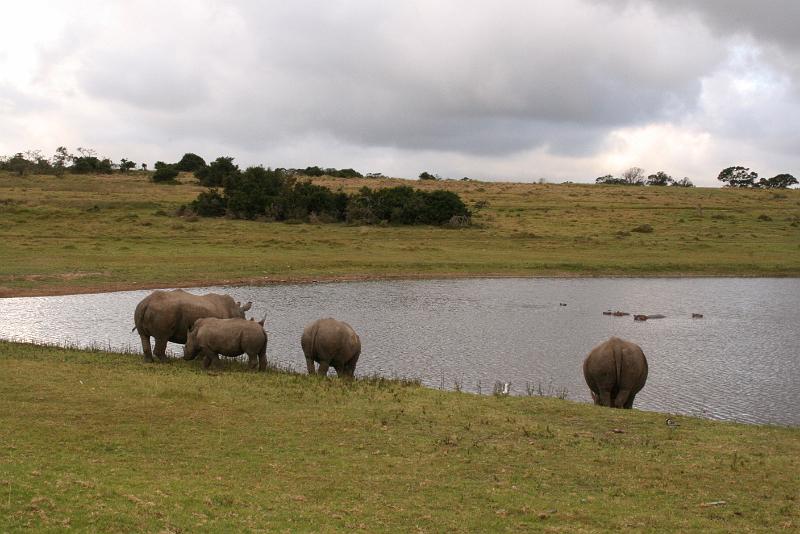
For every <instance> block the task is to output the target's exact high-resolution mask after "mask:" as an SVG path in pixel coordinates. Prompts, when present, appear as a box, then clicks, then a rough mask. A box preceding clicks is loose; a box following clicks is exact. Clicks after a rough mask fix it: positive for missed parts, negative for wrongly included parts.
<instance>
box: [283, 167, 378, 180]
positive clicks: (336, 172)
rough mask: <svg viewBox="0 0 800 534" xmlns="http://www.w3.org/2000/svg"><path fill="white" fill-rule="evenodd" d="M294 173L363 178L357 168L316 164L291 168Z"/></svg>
mask: <svg viewBox="0 0 800 534" xmlns="http://www.w3.org/2000/svg"><path fill="white" fill-rule="evenodd" d="M290 171H291V172H292V174H301V175H303V176H314V177H316V176H333V177H334V178H363V176H364V175H362V174H361V173H360V172H358V171H357V170H355V169H334V168H333V167H327V168H324V169H323V168H322V167H318V166H316V165H314V166H313V167H306V168H305V169H290Z"/></svg>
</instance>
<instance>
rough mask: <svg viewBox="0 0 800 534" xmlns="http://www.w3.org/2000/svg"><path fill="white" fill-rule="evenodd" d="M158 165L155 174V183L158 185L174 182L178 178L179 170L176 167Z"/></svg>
mask: <svg viewBox="0 0 800 534" xmlns="http://www.w3.org/2000/svg"><path fill="white" fill-rule="evenodd" d="M159 163H161V162H160V161H159V162H158V163H156V172H154V173H153V181H154V182H156V183H165V182H174V181H175V178H177V177H178V169H176V168H175V166H174V165H167V164H163V163H162V164H161V165H159Z"/></svg>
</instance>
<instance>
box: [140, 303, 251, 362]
mask: <svg viewBox="0 0 800 534" xmlns="http://www.w3.org/2000/svg"><path fill="white" fill-rule="evenodd" d="M252 305H253V303H252V302H248V303H247V304H245V305H242V304H240V303H239V302H236V301H234V300H233V299H232V298H231V297H229V296H228V295H219V294H217V293H209V294H208V295H192V294H191V293H187V292H186V291H183V290H182V289H175V290H173V291H161V290H159V291H153V292H152V293H151V294H150V295H148V296H146V297H145V298H144V299H143V300H142V301H141V302H140V303H139V305H138V306H136V311H135V312H134V314H133V322H134V324H135V325H136V326H135V327H134V330H138V331H139V337H140V338H141V339H142V350H143V351H144V361H146V362H152V361H153V351H152V350H151V348H150V336H152V337H154V338H155V340H156V347H155V354H156V356H158V358H159V359H160V360H162V361H164V360H166V358H167V355H166V350H167V341H171V342H173V343H186V334H187V332H189V329H190V328H191V327H192V325H193V324H194V322H195V321H196V320H198V319H202V318H203V317H218V318H220V319H228V318H231V317H238V318H241V319H244V312H246V311H247V310H249V309H250V307H251V306H252Z"/></svg>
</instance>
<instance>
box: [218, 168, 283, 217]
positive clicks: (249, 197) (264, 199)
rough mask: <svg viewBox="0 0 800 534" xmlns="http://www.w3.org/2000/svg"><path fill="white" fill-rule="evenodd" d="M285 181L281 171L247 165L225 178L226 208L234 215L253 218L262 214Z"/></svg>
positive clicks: (278, 193) (279, 192)
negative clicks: (240, 170) (242, 169)
mask: <svg viewBox="0 0 800 534" xmlns="http://www.w3.org/2000/svg"><path fill="white" fill-rule="evenodd" d="M284 183H285V178H284V175H283V173H282V172H281V171H273V170H271V169H265V168H264V167H248V168H247V170H245V171H244V172H243V173H235V174H230V175H228V176H227V177H226V178H225V183H224V191H225V198H226V199H227V202H228V209H229V210H230V212H231V213H232V214H233V215H234V216H235V217H241V218H245V219H253V218H255V217H257V216H259V215H264V213H265V212H266V209H267V206H268V205H270V204H271V203H272V202H274V200H275V199H276V198H277V197H278V196H279V195H280V194H281V190H282V189H283V186H284Z"/></svg>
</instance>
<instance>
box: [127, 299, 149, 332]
mask: <svg viewBox="0 0 800 534" xmlns="http://www.w3.org/2000/svg"><path fill="white" fill-rule="evenodd" d="M148 301H149V299H145V300H143V301H141V302H140V303H139V304H138V305H137V306H136V311H134V312H133V324H134V325H135V326H134V327H133V329H131V332H133V331H134V330H139V333H140V334H143V333H144V332H143V331H142V326H143V324H142V323H143V321H144V312H146V311H147V305H148V304H149V302H148Z"/></svg>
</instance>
